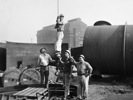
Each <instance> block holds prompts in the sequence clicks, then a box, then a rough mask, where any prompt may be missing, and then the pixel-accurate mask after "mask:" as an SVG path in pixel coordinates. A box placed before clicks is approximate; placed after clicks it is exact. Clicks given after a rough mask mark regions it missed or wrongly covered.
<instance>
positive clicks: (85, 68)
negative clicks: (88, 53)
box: [76, 61, 92, 75]
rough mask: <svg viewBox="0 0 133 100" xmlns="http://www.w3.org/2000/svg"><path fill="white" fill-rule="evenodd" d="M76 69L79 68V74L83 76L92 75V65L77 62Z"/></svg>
mask: <svg viewBox="0 0 133 100" xmlns="http://www.w3.org/2000/svg"><path fill="white" fill-rule="evenodd" d="M76 68H77V74H78V75H82V74H87V73H88V74H91V73H92V67H91V65H90V64H89V63H88V62H86V61H84V62H77V63H76Z"/></svg>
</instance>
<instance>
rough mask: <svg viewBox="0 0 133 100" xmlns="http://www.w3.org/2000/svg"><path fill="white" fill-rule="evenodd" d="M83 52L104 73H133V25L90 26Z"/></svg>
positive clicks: (94, 66)
mask: <svg viewBox="0 0 133 100" xmlns="http://www.w3.org/2000/svg"><path fill="white" fill-rule="evenodd" d="M83 54H84V55H85V57H86V60H87V61H88V62H89V63H90V64H91V65H92V67H93V69H94V70H95V71H100V72H101V73H102V74H113V75H133V61H132V60H133V25H113V26H109V25H104V26H89V27H88V28H87V29H86V32H85V35H84V41H83Z"/></svg>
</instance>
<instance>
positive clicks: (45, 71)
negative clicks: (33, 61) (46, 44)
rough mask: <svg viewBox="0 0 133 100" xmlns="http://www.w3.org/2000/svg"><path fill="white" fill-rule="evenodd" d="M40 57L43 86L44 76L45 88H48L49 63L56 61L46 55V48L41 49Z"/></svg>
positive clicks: (39, 63)
mask: <svg viewBox="0 0 133 100" xmlns="http://www.w3.org/2000/svg"><path fill="white" fill-rule="evenodd" d="M40 53H41V54H40V55H39V57H38V62H37V63H38V65H39V67H40V73H41V85H42V84H43V82H44V76H45V87H47V84H48V78H49V66H48V65H49V63H50V62H55V60H53V59H52V58H51V56H50V55H49V54H48V53H46V49H45V48H41V49H40Z"/></svg>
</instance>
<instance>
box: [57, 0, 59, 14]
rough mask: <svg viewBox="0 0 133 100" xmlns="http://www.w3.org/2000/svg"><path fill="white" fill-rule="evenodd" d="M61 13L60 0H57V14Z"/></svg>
mask: <svg viewBox="0 0 133 100" xmlns="http://www.w3.org/2000/svg"><path fill="white" fill-rule="evenodd" d="M58 15H59V0H57V16H58Z"/></svg>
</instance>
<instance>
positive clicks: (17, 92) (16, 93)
mask: <svg viewBox="0 0 133 100" xmlns="http://www.w3.org/2000/svg"><path fill="white" fill-rule="evenodd" d="M26 90H28V88H26V89H24V90H22V91H19V92H17V93H15V94H13V95H18V94H21V93H22V92H24V91H26Z"/></svg>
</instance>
